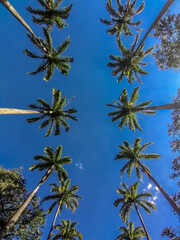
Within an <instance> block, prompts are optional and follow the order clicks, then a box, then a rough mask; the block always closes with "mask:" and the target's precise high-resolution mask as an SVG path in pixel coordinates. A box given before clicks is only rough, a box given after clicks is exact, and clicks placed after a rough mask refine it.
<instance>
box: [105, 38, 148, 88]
mask: <svg viewBox="0 0 180 240" xmlns="http://www.w3.org/2000/svg"><path fill="white" fill-rule="evenodd" d="M139 36H140V35H136V36H135V41H134V43H133V45H132V47H131V48H130V49H127V48H126V47H125V46H124V45H123V44H122V42H121V40H120V39H117V44H118V48H119V50H120V52H121V53H122V57H121V56H114V55H112V54H111V55H109V58H110V59H111V60H113V62H109V63H108V64H107V65H108V66H109V67H111V68H114V70H113V71H112V74H113V76H117V75H118V74H119V76H118V79H117V82H121V80H122V79H123V77H125V76H126V77H127V80H128V82H129V83H130V84H132V83H133V81H135V80H136V79H137V81H138V82H139V83H142V82H141V80H140V79H139V75H146V74H148V72H146V71H145V70H144V69H142V68H141V66H146V65H147V63H143V62H141V61H142V59H143V58H145V57H146V56H147V55H148V54H149V53H150V52H152V50H153V48H148V49H147V50H146V51H143V47H144V45H145V44H142V45H141V47H140V48H139V49H138V51H137V49H136V45H137V42H138V39H139Z"/></svg>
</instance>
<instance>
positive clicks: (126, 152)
mask: <svg viewBox="0 0 180 240" xmlns="http://www.w3.org/2000/svg"><path fill="white" fill-rule="evenodd" d="M140 142H141V138H140V137H138V138H136V139H135V141H134V145H133V147H131V146H130V144H129V142H128V141H124V145H119V146H118V147H119V148H120V149H121V152H120V153H119V154H117V155H116V157H115V160H127V161H128V162H127V163H126V164H125V165H124V166H123V167H122V169H121V177H122V176H123V174H124V172H125V171H127V174H128V176H129V177H130V176H131V172H132V169H133V167H134V168H135V170H136V176H137V177H138V178H140V179H141V180H142V175H141V171H142V172H145V171H146V172H148V173H150V174H151V172H150V170H149V168H148V167H147V166H146V165H145V164H143V163H142V162H141V160H142V159H146V160H150V159H158V158H159V157H160V155H159V154H155V153H148V154H144V153H143V151H144V149H145V148H146V147H147V146H149V145H151V144H153V143H152V142H148V143H145V144H143V145H142V146H141V145H140Z"/></svg>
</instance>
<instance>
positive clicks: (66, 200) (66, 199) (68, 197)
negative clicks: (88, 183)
mask: <svg viewBox="0 0 180 240" xmlns="http://www.w3.org/2000/svg"><path fill="white" fill-rule="evenodd" d="M51 185H52V189H51V192H53V193H54V194H53V195H49V196H46V197H44V198H43V200H42V202H44V201H48V200H54V203H53V204H52V205H51V206H50V208H49V210H48V214H49V213H51V212H52V210H53V209H54V207H55V206H56V205H58V207H57V210H56V213H55V216H54V219H53V222H52V225H51V229H50V231H49V235H48V238H47V239H48V240H50V239H51V237H52V231H53V228H54V224H55V222H56V218H57V215H58V212H59V214H60V213H61V211H62V208H63V206H64V205H65V207H66V209H69V208H70V209H71V211H72V212H73V213H76V208H77V207H78V199H82V198H81V197H80V196H79V195H77V194H76V193H75V192H77V191H78V189H79V187H78V185H74V186H72V187H71V188H69V186H70V179H67V180H66V181H62V182H61V185H60V186H57V185H56V184H55V183H53V184H51Z"/></svg>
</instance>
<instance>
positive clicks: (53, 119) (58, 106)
mask: <svg viewBox="0 0 180 240" xmlns="http://www.w3.org/2000/svg"><path fill="white" fill-rule="evenodd" d="M70 101H71V99H70V100H69V101H68V102H66V98H65V97H63V98H61V91H60V90H57V89H56V88H53V90H52V105H51V106H50V105H49V104H48V103H47V102H46V101H45V100H43V99H37V103H38V104H39V106H37V105H35V104H31V105H29V107H30V108H32V109H36V110H38V111H34V110H22V109H12V108H0V115H2V114H35V113H36V114H39V115H40V116H39V117H34V118H29V119H27V122H28V123H32V122H36V121H38V120H42V119H44V118H47V119H46V120H44V121H43V122H42V123H41V125H40V129H43V128H45V127H46V126H47V125H50V127H49V128H48V130H47V132H46V135H45V136H46V137H47V136H50V135H51V133H52V130H53V127H54V135H55V136H57V135H59V134H60V127H61V126H63V127H64V128H65V130H66V132H67V131H68V130H69V128H70V126H69V124H68V123H67V122H66V120H65V119H69V118H70V119H72V120H74V121H77V118H76V117H74V116H72V115H73V114H74V113H76V112H77V111H76V110H75V109H74V108H70V109H68V110H63V108H64V107H66V106H67V105H68V104H69V102H70Z"/></svg>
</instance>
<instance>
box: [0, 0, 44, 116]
mask: <svg viewBox="0 0 180 240" xmlns="http://www.w3.org/2000/svg"><path fill="white" fill-rule="evenodd" d="M0 1H1V0H0ZM34 113H40V112H39V111H34V110H24V109H14V108H0V115H4V114H34Z"/></svg>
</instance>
